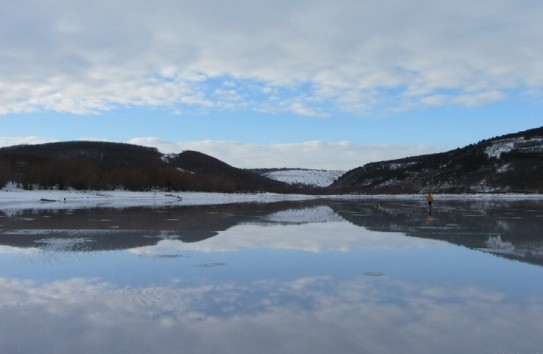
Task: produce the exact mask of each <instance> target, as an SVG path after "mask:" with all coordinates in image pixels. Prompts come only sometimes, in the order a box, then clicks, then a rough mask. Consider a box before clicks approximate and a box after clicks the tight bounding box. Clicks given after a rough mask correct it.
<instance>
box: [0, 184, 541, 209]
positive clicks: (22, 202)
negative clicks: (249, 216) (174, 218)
mask: <svg viewBox="0 0 543 354" xmlns="http://www.w3.org/2000/svg"><path fill="white" fill-rule="evenodd" d="M435 198H436V201H438V202H439V200H444V201H445V200H543V194H439V195H435ZM319 199H334V200H359V201H363V200H412V201H424V196H423V195H422V194H403V195H318V196H317V195H303V194H275V193H234V194H227V193H206V192H173V193H169V192H161V191H156V192H128V191H72V190H31V191H26V190H20V189H10V190H8V189H3V190H0V210H23V209H82V208H98V207H104V208H128V207H167V206H191V205H219V204H234V203H274V202H283V201H310V200H319Z"/></svg>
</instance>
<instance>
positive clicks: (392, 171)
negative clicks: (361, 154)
mask: <svg viewBox="0 0 543 354" xmlns="http://www.w3.org/2000/svg"><path fill="white" fill-rule="evenodd" d="M332 187H333V188H335V189H336V190H340V191H342V192H351V193H353V192H354V193H367V194H376V193H386V194H400V193H427V192H434V193H543V127H540V128H536V129H531V130H527V131H523V132H519V133H515V134H508V135H504V136H500V137H495V138H492V139H488V140H483V141H481V142H479V143H477V144H472V145H469V146H466V147H463V148H459V149H456V150H452V151H448V152H443V153H438V154H431V155H422V156H415V157H408V158H404V159H398V160H390V161H383V162H375V163H369V164H366V165H364V166H362V167H359V168H356V169H354V170H351V171H349V172H347V173H346V174H344V175H343V176H341V177H340V178H339V179H338V180H337V181H336V182H334V183H333V184H332Z"/></svg>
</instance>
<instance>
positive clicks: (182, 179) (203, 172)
mask: <svg viewBox="0 0 543 354" xmlns="http://www.w3.org/2000/svg"><path fill="white" fill-rule="evenodd" d="M8 182H12V183H14V184H16V185H18V186H21V187H22V188H25V189H38V188H39V189H52V188H56V189H76V190H88V189H94V190H113V189H125V190H134V191H145V190H153V189H159V190H177V191H213V192H256V191H271V192H278V193H281V192H292V191H294V187H291V186H290V185H288V184H286V183H281V182H278V181H274V180H271V179H269V178H265V177H263V176H260V175H258V174H255V173H251V172H249V171H245V170H242V169H238V168H235V167H232V166H230V165H228V164H226V163H224V162H222V161H219V160H217V159H215V158H213V157H211V156H208V155H205V154H202V153H198V152H194V151H185V152H182V153H180V154H172V155H164V154H162V153H160V152H159V151H158V150H157V149H155V148H148V147H143V146H137V145H130V144H120V143H109V142H92V141H78V142H60V143H48V144H41V145H18V146H11V147H6V148H1V149H0V186H4V185H5V184H6V183H8Z"/></svg>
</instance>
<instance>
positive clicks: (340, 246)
mask: <svg viewBox="0 0 543 354" xmlns="http://www.w3.org/2000/svg"><path fill="white" fill-rule="evenodd" d="M438 245H443V243H442V242H441V241H434V240H428V239H420V238H413V237H406V236H405V235H403V234H400V233H385V232H379V231H370V230H367V229H364V228H360V227H357V226H354V225H351V224H348V223H345V222H341V223H336V222H330V223H321V224H316V223H313V224H302V225H281V226H278V225H272V226H268V227H262V225H251V224H244V225H237V226H235V227H233V228H230V229H228V230H226V231H222V232H220V233H219V235H218V236H216V237H213V238H210V239H207V240H204V241H200V242H196V243H183V242H181V241H177V240H161V241H160V242H158V244H157V245H153V246H146V247H139V248H133V249H131V250H130V252H131V253H134V254H138V255H160V254H169V253H172V252H179V253H182V252H185V251H188V250H194V251H201V252H223V251H236V250H243V249H258V248H268V249H282V250H300V251H306V252H324V251H350V250H354V249H363V248H380V249H393V248H420V247H435V246H438ZM175 250H177V251H175Z"/></svg>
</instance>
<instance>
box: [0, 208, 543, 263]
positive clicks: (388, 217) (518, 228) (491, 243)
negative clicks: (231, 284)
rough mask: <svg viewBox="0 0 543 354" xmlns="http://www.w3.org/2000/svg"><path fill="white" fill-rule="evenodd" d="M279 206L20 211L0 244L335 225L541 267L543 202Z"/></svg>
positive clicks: (113, 241) (69, 243)
mask: <svg viewBox="0 0 543 354" xmlns="http://www.w3.org/2000/svg"><path fill="white" fill-rule="evenodd" d="M376 203H377V202H369V201H368V202H352V201H336V202H333V201H330V202H323V201H320V202H306V203H301V202H298V203H296V202H285V203H273V204H231V205H217V206H191V207H179V208H164V209H145V208H130V209H124V210H119V209H86V210H72V211H66V210H64V211H24V212H21V213H19V214H17V215H15V216H11V217H6V216H4V217H0V244H2V245H9V246H13V247H20V248H29V247H32V248H46V249H53V250H57V249H58V250H65V251H100V250H114V249H129V248H135V247H143V246H152V245H156V244H157V242H158V241H160V240H162V239H175V240H180V241H182V242H199V241H202V240H205V239H207V238H210V237H213V236H215V235H217V234H218V233H219V232H221V231H224V230H227V229H229V228H231V227H233V226H235V225H239V224H243V223H251V224H271V225H284V224H303V223H315V222H328V221H339V220H341V219H344V220H346V221H348V222H350V223H352V224H354V225H357V226H360V227H364V228H366V229H369V230H373V231H379V232H400V233H404V234H406V235H408V236H412V237H419V238H427V239H435V240H443V241H447V242H450V243H453V244H457V245H462V246H465V247H468V248H471V249H478V250H484V251H487V252H492V253H494V254H497V255H500V256H503V257H507V258H513V259H519V260H522V261H524V262H529V263H533V264H539V265H543V235H542V232H541V230H543V202H538V201H515V202H505V201H487V202H482V203H481V202H473V201H447V202H438V203H437V205H436V206H435V209H434V213H433V216H428V215H427V209H426V207H425V205H423V204H421V203H419V202H408V201H379V204H380V205H377V204H376Z"/></svg>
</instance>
